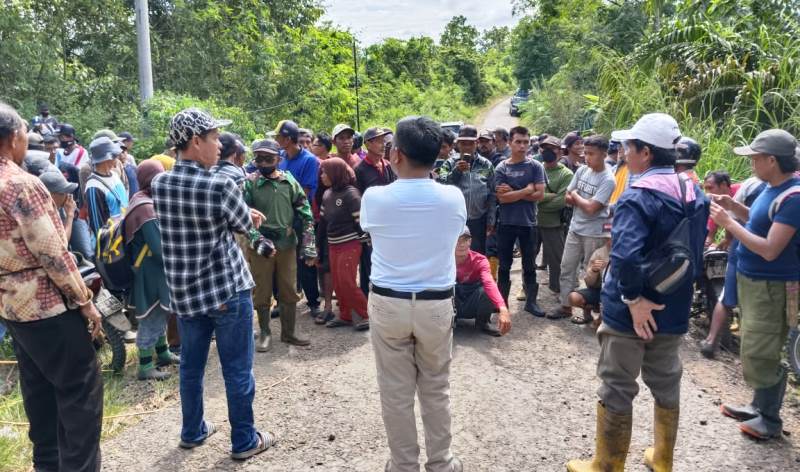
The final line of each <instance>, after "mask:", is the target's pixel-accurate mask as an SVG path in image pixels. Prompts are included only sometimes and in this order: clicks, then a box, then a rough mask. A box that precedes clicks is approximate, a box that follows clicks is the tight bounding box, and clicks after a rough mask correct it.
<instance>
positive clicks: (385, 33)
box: [323, 0, 516, 46]
mask: <svg viewBox="0 0 800 472" xmlns="http://www.w3.org/2000/svg"><path fill="white" fill-rule="evenodd" d="M324 4H325V5H326V13H325V16H324V17H323V19H325V20H331V21H332V22H333V23H336V24H338V25H341V26H343V27H345V28H347V29H349V30H350V31H352V32H353V33H354V34H355V35H356V37H357V38H358V39H359V42H360V43H361V45H362V46H368V45H370V44H374V43H377V42H380V41H381V40H383V39H385V38H400V39H407V38H410V37H412V36H421V35H425V36H431V37H433V38H434V39H436V40H437V41H438V40H439V36H440V35H441V34H442V31H443V30H444V26H445V25H446V24H447V22H448V21H450V19H451V18H452V17H454V16H456V15H464V16H465V17H467V22H468V23H469V24H471V25H472V26H475V27H476V28H478V30H479V31H482V30H485V29H488V28H491V27H493V26H509V25H512V24H514V23H515V22H516V19H514V18H512V17H511V0H324Z"/></svg>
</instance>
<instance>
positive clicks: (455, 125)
mask: <svg viewBox="0 0 800 472" xmlns="http://www.w3.org/2000/svg"><path fill="white" fill-rule="evenodd" d="M439 126H441V127H442V129H446V130H449V131H452V132H453V134H455V135H456V136H458V132H459V131H460V130H461V127H462V126H464V122H463V121H447V122H445V123H442V124H441V125H439Z"/></svg>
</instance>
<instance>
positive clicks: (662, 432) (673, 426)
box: [644, 405, 680, 472]
mask: <svg viewBox="0 0 800 472" xmlns="http://www.w3.org/2000/svg"><path fill="white" fill-rule="evenodd" d="M679 412H680V409H678V408H675V409H674V410H668V409H666V408H661V407H660V406H658V405H656V407H655V426H654V429H655V447H648V448H647V450H645V451H644V464H645V465H646V466H647V467H649V468H650V469H651V470H653V471H655V472H672V453H673V451H674V450H675V440H676V439H677V438H678V416H679Z"/></svg>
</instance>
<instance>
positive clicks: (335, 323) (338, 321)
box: [325, 318, 353, 328]
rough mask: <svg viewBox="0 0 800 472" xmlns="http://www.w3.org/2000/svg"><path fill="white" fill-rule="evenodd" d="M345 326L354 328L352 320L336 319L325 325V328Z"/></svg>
mask: <svg viewBox="0 0 800 472" xmlns="http://www.w3.org/2000/svg"><path fill="white" fill-rule="evenodd" d="M343 326H353V321H352V320H343V319H341V318H334V319H332V320H330V321H328V322H327V323H325V327H327V328H341V327H343Z"/></svg>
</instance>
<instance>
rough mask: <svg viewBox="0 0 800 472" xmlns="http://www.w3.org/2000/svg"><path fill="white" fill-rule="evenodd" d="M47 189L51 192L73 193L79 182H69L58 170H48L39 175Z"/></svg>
mask: <svg viewBox="0 0 800 472" xmlns="http://www.w3.org/2000/svg"><path fill="white" fill-rule="evenodd" d="M39 180H41V181H42V183H43V184H44V186H45V187H47V191H48V192H50V193H72V192H74V191H75V189H77V188H78V184H76V183H72V182H67V179H65V178H64V174H62V173H61V172H59V171H58V170H57V169H56V170H47V171H45V172H43V173H42V174H41V175H39Z"/></svg>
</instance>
